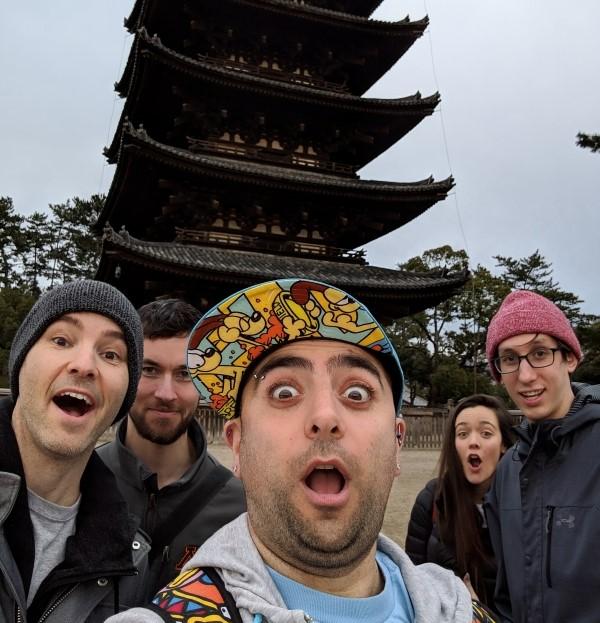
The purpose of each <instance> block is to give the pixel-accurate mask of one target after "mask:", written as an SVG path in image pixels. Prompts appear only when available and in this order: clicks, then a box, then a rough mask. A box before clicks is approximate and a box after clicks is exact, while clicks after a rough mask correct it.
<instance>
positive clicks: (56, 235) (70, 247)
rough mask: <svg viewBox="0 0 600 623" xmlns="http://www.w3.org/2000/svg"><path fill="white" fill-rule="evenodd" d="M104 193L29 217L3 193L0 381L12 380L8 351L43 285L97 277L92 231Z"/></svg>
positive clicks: (97, 244) (0, 220) (97, 253)
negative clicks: (19, 212) (9, 370)
mask: <svg viewBox="0 0 600 623" xmlns="http://www.w3.org/2000/svg"><path fill="white" fill-rule="evenodd" d="M103 202H104V197H103V196H100V195H93V196H92V197H91V198H90V199H81V198H79V197H74V198H73V199H69V200H67V201H66V202H65V203H62V204H57V205H51V206H50V211H49V213H47V212H33V213H32V214H30V215H29V216H27V217H25V216H22V215H20V214H17V213H16V212H15V209H14V206H13V202H12V199H10V198H9V197H0V319H2V322H1V323H0V387H5V386H7V383H8V378H7V369H6V365H7V362H8V355H9V353H10V345H11V342H12V339H13V336H14V333H15V331H16V330H17V328H18V326H19V325H20V324H21V322H22V320H23V318H24V317H25V315H26V314H27V312H28V311H29V309H30V308H31V306H32V305H33V303H34V302H35V300H36V299H37V297H38V296H39V294H40V293H41V291H42V290H44V289H46V288H48V287H52V286H53V285H57V284H59V283H64V282H66V281H71V280H73V279H79V278H83V277H93V276H94V273H95V272H96V267H97V265H98V259H99V256H100V241H99V240H98V238H97V237H96V236H95V235H94V234H93V233H92V230H91V225H92V224H93V223H95V221H96V220H97V217H98V214H99V213H100V210H101V209H102V205H103Z"/></svg>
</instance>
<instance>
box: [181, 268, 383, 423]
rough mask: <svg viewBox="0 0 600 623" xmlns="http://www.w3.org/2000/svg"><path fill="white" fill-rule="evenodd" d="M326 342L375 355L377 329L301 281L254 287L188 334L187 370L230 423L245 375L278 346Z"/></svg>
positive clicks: (340, 295) (331, 291) (356, 308)
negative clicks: (354, 346)
mask: <svg viewBox="0 0 600 623" xmlns="http://www.w3.org/2000/svg"><path fill="white" fill-rule="evenodd" d="M316 337H325V338H329V339H342V340H343V341H349V342H352V343H356V344H360V345H362V346H365V347H366V348H373V349H375V350H380V349H381V346H380V343H383V342H384V335H383V332H382V330H381V328H380V327H379V326H378V325H377V324H376V323H375V322H373V319H372V317H371V316H370V315H369V313H368V311H366V310H365V309H364V308H363V307H362V306H361V305H360V304H359V303H357V302H356V301H354V300H353V299H352V298H350V297H349V296H348V295H346V294H345V293H344V292H342V291H340V290H337V289H336V288H332V287H329V286H326V285H324V284H319V283H315V282H311V281H306V280H295V279H290V280H283V281H281V282H277V281H272V282H268V283H266V284H259V285H257V286H255V287H251V288H248V289H247V290H244V291H242V292H238V293H237V294H235V295H233V296H231V297H230V298H229V299H227V300H225V301H223V302H222V303H221V304H219V305H218V306H217V307H215V308H214V309H213V310H212V311H211V312H209V313H208V314H207V316H205V317H204V318H203V319H202V320H201V321H200V323H199V325H198V326H197V327H196V329H195V330H194V331H193V332H192V335H191V337H190V341H189V345H188V369H189V371H190V375H191V377H192V380H193V382H194V384H195V386H196V388H197V389H198V391H199V392H200V395H201V402H203V403H204V404H209V405H210V406H211V407H213V408H214V409H216V410H217V411H218V413H219V414H220V415H222V416H224V417H226V418H230V417H235V415H234V411H235V399H236V397H237V392H238V389H239V386H240V384H241V379H242V376H243V373H244V371H245V369H246V368H247V367H248V366H249V365H250V364H251V362H253V361H255V360H256V359H258V358H259V357H260V356H261V355H262V353H263V352H264V351H265V350H267V349H269V348H271V347H273V346H276V345H279V344H283V343H285V342H288V341H291V340H296V339H303V338H316Z"/></svg>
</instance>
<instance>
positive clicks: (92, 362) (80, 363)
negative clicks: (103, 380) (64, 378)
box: [68, 344, 98, 378]
mask: <svg viewBox="0 0 600 623" xmlns="http://www.w3.org/2000/svg"><path fill="white" fill-rule="evenodd" d="M71 353H72V357H71V360H70V361H69V364H68V372H69V374H75V375H78V376H82V377H88V378H94V377H95V376H96V374H97V372H98V368H97V361H96V352H95V350H94V349H93V348H91V347H89V346H87V345H85V344H81V345H79V346H76V347H74V348H73V349H72V350H71Z"/></svg>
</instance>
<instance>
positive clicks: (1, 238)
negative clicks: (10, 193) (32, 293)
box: [0, 197, 23, 288]
mask: <svg viewBox="0 0 600 623" xmlns="http://www.w3.org/2000/svg"><path fill="white" fill-rule="evenodd" d="M22 223H23V217H22V216H21V215H19V214H16V213H15V209H14V206H13V202H12V199H11V198H10V197H0V287H2V288H10V287H12V286H14V285H15V279H16V274H17V273H16V270H17V263H18V258H19V255H20V254H21V251H22V249H23V239H22V235H21V225H22Z"/></svg>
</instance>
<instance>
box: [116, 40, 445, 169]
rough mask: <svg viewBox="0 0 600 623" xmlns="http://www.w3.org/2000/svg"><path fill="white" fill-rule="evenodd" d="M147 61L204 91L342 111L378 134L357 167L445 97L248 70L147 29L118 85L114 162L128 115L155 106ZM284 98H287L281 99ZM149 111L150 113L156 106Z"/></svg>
mask: <svg viewBox="0 0 600 623" xmlns="http://www.w3.org/2000/svg"><path fill="white" fill-rule="evenodd" d="M148 60H150V61H153V62H157V63H159V64H161V65H162V66H163V67H164V68H166V69H168V70H169V71H168V79H169V80H172V79H173V78H172V74H171V70H176V71H177V72H178V73H179V75H180V76H181V77H182V78H184V79H185V80H187V81H189V78H190V77H193V78H195V79H196V80H197V82H196V83H195V86H196V88H197V89H198V90H199V92H202V88H201V87H200V85H201V84H207V83H208V84H213V85H214V84H216V85H219V86H220V87H221V88H223V89H227V90H230V89H231V90H234V91H243V92H244V93H249V94H253V95H255V96H256V97H260V98H263V99H264V98H267V99H268V100H269V101H271V102H272V105H271V109H272V110H288V109H289V106H290V102H291V103H292V105H298V106H302V107H303V109H304V110H306V107H307V106H309V107H310V108H312V110H313V112H312V113H311V114H325V111H329V114H335V115H336V116H339V115H343V117H341V118H342V119H343V120H344V121H345V122H346V123H349V124H352V125H353V126H355V127H360V128H361V131H362V132H364V133H365V134H369V132H370V131H372V132H373V133H374V134H375V137H374V140H373V142H372V143H361V145H360V149H357V150H356V152H355V154H354V156H353V158H354V160H353V161H352V162H349V164H352V165H354V166H355V167H357V168H360V167H362V166H364V165H366V164H367V163H368V162H370V161H371V160H372V159H373V158H375V157H377V156H378V155H379V154H380V153H382V152H383V151H385V150H386V149H388V148H389V147H390V146H391V145H393V144H394V143H396V142H397V141H398V140H399V139H400V138H402V136H404V135H405V134H407V133H408V132H409V131H410V130H412V129H413V128H414V127H415V126H416V125H417V124H418V123H419V122H420V121H421V120H422V119H423V118H424V117H425V116H427V115H430V114H432V113H433V111H434V109H435V107H436V106H437V104H438V103H439V101H440V96H439V94H438V93H434V94H433V95H431V96H428V97H422V96H421V94H420V93H419V92H417V93H415V94H414V95H410V96H407V97H401V98H395V99H382V98H364V97H358V96H355V95H351V94H349V93H343V92H338V91H326V90H323V89H318V88H315V87H309V86H305V85H302V84H296V83H288V82H283V81H280V80H275V79H271V78H266V77H263V76H260V75H255V74H251V73H243V72H240V71H236V70H235V69H229V68H227V67H223V66H220V65H216V64H214V63H212V62H210V61H209V60H206V59H204V60H203V59H198V60H196V59H192V58H190V57H188V56H185V55H183V54H180V53H178V52H175V51H174V50H171V49H169V48H167V47H166V46H165V45H163V44H162V43H161V41H160V40H159V39H158V38H157V37H150V36H149V35H148V34H147V32H146V31H144V30H142V31H140V33H138V36H137V38H136V43H135V44H134V46H133V49H132V52H131V55H130V59H129V61H128V64H127V67H126V68H125V72H124V74H123V78H122V79H121V82H120V83H119V85H118V88H119V90H120V91H121V92H122V93H127V95H128V97H127V100H126V102H125V106H124V108H123V111H122V114H121V124H120V125H119V129H118V130H117V132H116V133H115V135H114V137H113V141H112V144H111V145H110V147H109V148H108V149H107V155H108V158H109V160H110V161H112V162H114V160H115V158H116V152H117V146H118V144H119V143H120V142H121V136H120V132H121V130H120V128H122V127H123V122H124V120H125V119H131V120H134V121H136V122H140V121H143V120H145V119H142V118H140V117H145V116H146V115H145V114H144V115H142V114H141V113H140V112H139V108H140V107H144V106H146V107H148V106H150V107H152V101H151V100H152V98H149V97H148V95H147V93H146V92H145V89H144V87H147V88H150V89H152V87H151V86H148V85H149V84H150V81H151V80H153V79H157V76H156V72H153V71H151V70H150V68H149V67H148V65H147V61H148ZM188 88H190V87H188ZM204 90H206V89H205V87H204ZM213 94H214V90H213ZM282 101H284V102H285V103H283V104H282ZM148 114H149V115H151V114H152V111H151V110H150V112H149V113H148ZM378 129H379V131H377V130H378Z"/></svg>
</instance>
